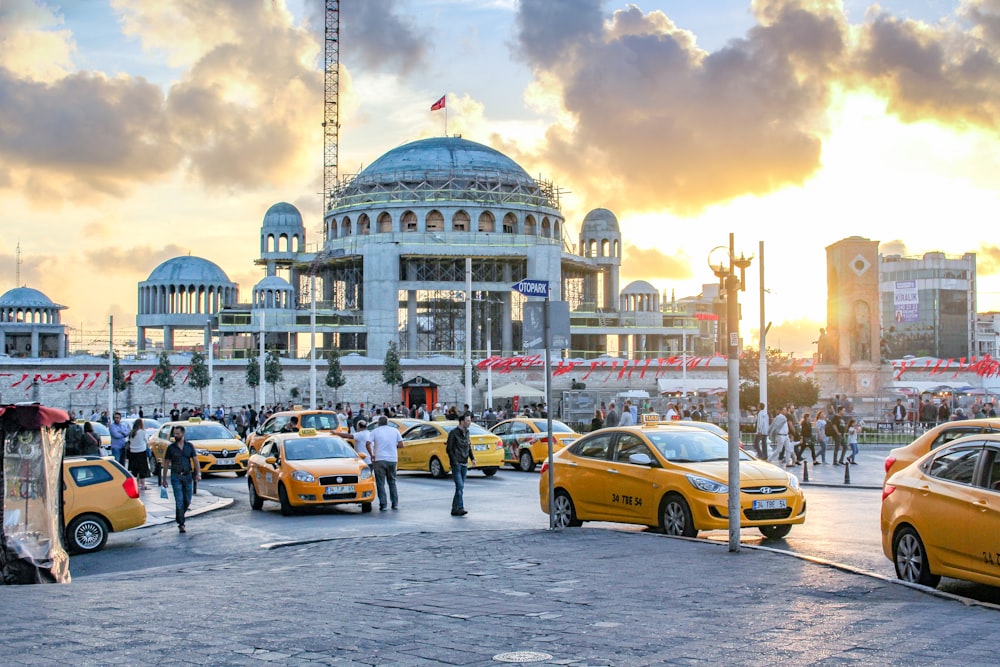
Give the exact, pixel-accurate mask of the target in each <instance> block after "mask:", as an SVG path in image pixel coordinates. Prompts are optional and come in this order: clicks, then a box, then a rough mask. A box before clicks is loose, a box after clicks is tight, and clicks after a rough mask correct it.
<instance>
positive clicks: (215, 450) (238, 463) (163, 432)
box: [149, 417, 250, 477]
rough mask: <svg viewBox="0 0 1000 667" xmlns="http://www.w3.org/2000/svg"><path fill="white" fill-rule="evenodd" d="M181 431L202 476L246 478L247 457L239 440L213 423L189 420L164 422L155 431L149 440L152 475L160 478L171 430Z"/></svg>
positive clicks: (245, 449) (244, 447)
mask: <svg viewBox="0 0 1000 667" xmlns="http://www.w3.org/2000/svg"><path fill="white" fill-rule="evenodd" d="M178 426H183V427H184V439H185V440H186V441H187V442H190V443H191V445H192V446H193V447H194V451H195V454H196V455H197V456H198V466H199V468H200V469H201V473H202V474H203V475H204V474H207V473H208V474H210V473H218V472H234V473H236V476H237V477H242V476H243V475H246V474H247V462H248V461H249V460H250V454H249V452H248V451H247V447H246V445H245V444H243V441H242V440H241V439H240V436H238V435H236V434H235V433H233V432H232V431H230V430H229V429H228V428H226V427H225V426H223V425H222V424H220V423H219V422H216V421H211V420H209V421H202V420H201V419H199V418H198V417H192V418H191V419H188V420H186V421H176V422H166V423H164V424H162V425H161V426H160V428H159V430H157V432H156V435H155V436H153V437H152V438H150V439H149V448H150V449H151V450H152V452H153V458H154V459H155V460H156V463H155V464H154V470H153V475H154V476H157V475H159V474H160V469H161V468H162V467H163V455H164V454H165V453H166V451H167V447H168V446H169V445H170V443H171V442H173V432H174V428H176V427H178Z"/></svg>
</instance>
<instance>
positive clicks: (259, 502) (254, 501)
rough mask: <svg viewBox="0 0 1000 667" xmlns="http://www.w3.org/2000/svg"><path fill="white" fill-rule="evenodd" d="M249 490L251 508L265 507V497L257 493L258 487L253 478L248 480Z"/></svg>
mask: <svg viewBox="0 0 1000 667" xmlns="http://www.w3.org/2000/svg"><path fill="white" fill-rule="evenodd" d="M247 490H248V491H249V492H250V509H255V510H261V509H264V499H263V498H261V497H260V496H258V495H257V487H255V486H254V485H253V480H252V479H248V480H247Z"/></svg>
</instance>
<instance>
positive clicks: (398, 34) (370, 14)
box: [340, 0, 427, 74]
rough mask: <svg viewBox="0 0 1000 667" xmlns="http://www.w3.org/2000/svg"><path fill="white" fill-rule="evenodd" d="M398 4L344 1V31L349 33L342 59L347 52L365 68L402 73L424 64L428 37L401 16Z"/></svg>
mask: <svg viewBox="0 0 1000 667" xmlns="http://www.w3.org/2000/svg"><path fill="white" fill-rule="evenodd" d="M398 4H399V3H398V2H397V0H379V2H344V3H341V5H340V23H341V32H343V33H344V34H349V35H350V39H349V40H346V41H345V42H344V47H343V48H344V51H342V52H341V54H340V57H341V62H343V61H344V56H345V55H347V56H349V57H350V59H351V60H352V61H356V62H358V63H360V64H361V65H364V66H366V67H371V68H373V69H384V70H387V71H393V72H399V73H402V74H406V73H408V72H410V71H412V70H413V69H415V68H417V67H420V66H421V65H422V64H423V63H424V58H425V56H426V51H427V50H426V47H425V44H426V41H427V40H426V38H424V37H422V36H421V35H420V32H421V27H420V24H419V23H417V21H416V20H415V19H414V18H413V17H409V16H401V15H398V11H399V7H398ZM423 31H424V32H425V33H426V32H427V29H426V28H424V29H423ZM345 51H346V53H345Z"/></svg>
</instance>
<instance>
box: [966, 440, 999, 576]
mask: <svg viewBox="0 0 1000 667" xmlns="http://www.w3.org/2000/svg"><path fill="white" fill-rule="evenodd" d="M976 496H977V497H976V498H975V499H974V500H973V501H972V511H971V513H970V516H969V535H970V551H971V555H970V559H971V565H972V566H973V567H974V570H973V571H975V572H978V573H979V574H982V575H985V576H987V577H991V578H992V579H993V581H991V583H992V585H994V586H1000V445H996V443H994V444H992V445H987V447H986V449H985V450H984V452H983V459H982V465H981V472H980V484H979V488H978V489H976Z"/></svg>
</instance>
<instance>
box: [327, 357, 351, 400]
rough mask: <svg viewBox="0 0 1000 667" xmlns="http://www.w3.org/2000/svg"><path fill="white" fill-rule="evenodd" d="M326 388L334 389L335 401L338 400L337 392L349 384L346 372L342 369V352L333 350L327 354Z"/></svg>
mask: <svg viewBox="0 0 1000 667" xmlns="http://www.w3.org/2000/svg"><path fill="white" fill-rule="evenodd" d="M326 363H327V365H328V366H329V368H327V370H326V386H327V387H330V388H331V389H333V400H334V401H336V400H337V390H338V389H340V388H341V387H343V386H344V385H345V384H347V379H346V378H345V377H344V370H343V369H342V368H341V367H340V350H338V349H337V348H333V349H332V350H330V351H329V352H327V353H326Z"/></svg>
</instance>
